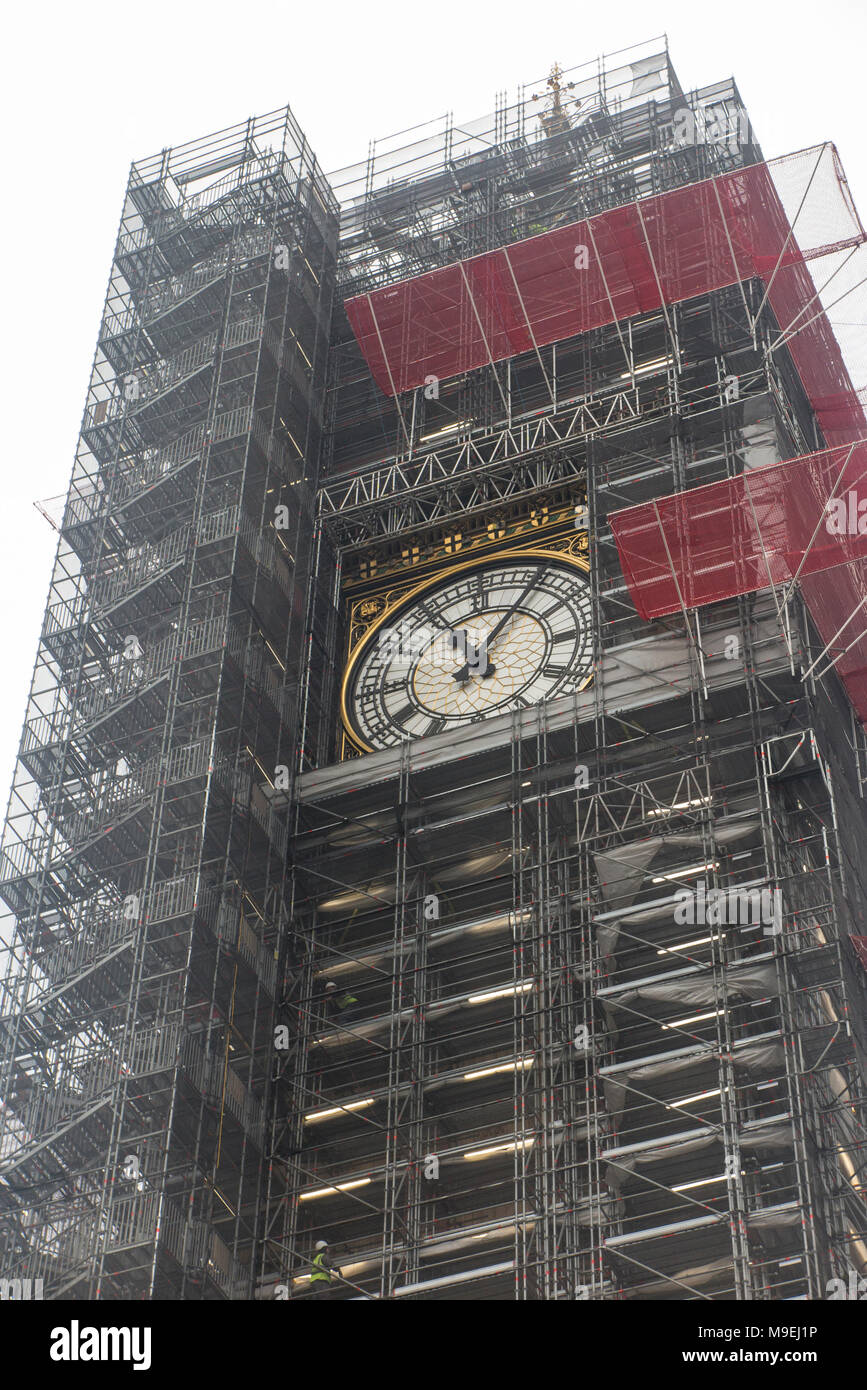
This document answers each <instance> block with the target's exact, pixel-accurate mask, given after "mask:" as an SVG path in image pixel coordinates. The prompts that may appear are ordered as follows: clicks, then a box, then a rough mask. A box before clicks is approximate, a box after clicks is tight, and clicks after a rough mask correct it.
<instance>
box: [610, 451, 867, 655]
mask: <svg viewBox="0 0 867 1390" xmlns="http://www.w3.org/2000/svg"><path fill="white" fill-rule="evenodd" d="M865 478H867V441H861V442H860V443H856V444H851V445H848V446H847V445H838V446H837V447H836V448H833V449H823V450H822V451H821V453H816V454H807V455H805V456H804V457H802V458H796V459H791V460H790V461H788V462H787V463H775V464H770V465H769V466H768V467H766V468H756V469H753V470H751V471H748V472H745V473H739V474H738V475H737V477H734V478H726V479H724V480H723V481H722V482H718V483H708V484H707V485H706V486H704V487H697V488H693V489H691V491H689V492H676V493H673V494H672V495H670V496H668V497H661V498H659V499H658V500H657V501H655V502H644V503H642V504H641V505H640V506H637V507H627V508H625V509H624V510H623V511H620V512H614V513H613V514H612V516H611V517H610V518H609V520H610V523H611V529H612V531H613V533H614V538H615V540H616V542H617V549H618V551H619V553H620V563H621V565H622V566H623V573H624V575H625V577H626V582H627V583H628V585H629V591H630V593H631V594H632V599H633V602H634V603H635V606H636V608H637V610H638V612H639V613H640V615H641V617H642V618H659V617H662V616H663V615H664V614H666V613H676V612H678V611H679V609H680V608H681V606H683V607H686V608H699V607H701V606H702V605H703V604H706V603H715V602H718V601H719V600H721V599H729V598H734V597H735V595H737V594H748V593H752V592H753V591H754V590H755V589H765V588H767V587H768V586H769V585H770V584H784V583H787V582H789V581H791V580H792V579H794V578H795V576H796V575H799V576H801V577H805V576H808V575H812V574H818V573H820V572H821V571H823V570H828V569H832V568H835V567H837V566H839V565H845V564H848V563H850V562H851V561H853V560H862V559H864V558H865V557H867V534H859V533H858V524H859V512H858V498H859V497H864V498H867V489H865V487H864V485H863V484H864V480H865ZM832 493H833V496H834V498H835V499H837V500H836V501H835V502H834V504H833V506H829V500H828V499H829V498H830V497H831V495H832ZM864 505H865V508H867V501H865V504H864ZM860 523H861V526H862V528H863V530H864V531H865V532H867V511H865V512H863V513H862V514H860ZM853 635H854V634H853Z"/></svg>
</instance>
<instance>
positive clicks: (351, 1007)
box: [325, 980, 358, 1023]
mask: <svg viewBox="0 0 867 1390" xmlns="http://www.w3.org/2000/svg"><path fill="white" fill-rule="evenodd" d="M325 998H326V1001H327V1002H328V1005H329V1008H330V1010H331V1017H332V1018H333V1019H334V1021H335V1023H342V1022H345V1020H346V1019H348V1018H353V1017H354V1016H355V1013H356V1012H357V1005H358V1000H357V998H356V997H355V995H354V994H350V992H349V990H348V989H344V990H338V988H337V985H336V984H335V983H334V981H333V980H329V981H328V983H327V985H326V986H325Z"/></svg>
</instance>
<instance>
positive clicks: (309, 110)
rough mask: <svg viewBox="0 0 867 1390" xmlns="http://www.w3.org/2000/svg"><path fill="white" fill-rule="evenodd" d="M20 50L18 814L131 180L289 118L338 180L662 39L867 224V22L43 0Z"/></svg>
mask: <svg viewBox="0 0 867 1390" xmlns="http://www.w3.org/2000/svg"><path fill="white" fill-rule="evenodd" d="M4 30H5V35H6V37H7V41H8V46H7V66H6V72H5V83H4V86H5V91H4V93H3V102H4V105H5V106H6V110H5V112H4V126H5V132H6V134H5V137H4V161H3V163H4V170H5V173H4V174H3V186H4V194H5V199H4V201H5V209H4V216H3V219H2V234H0V235H2V237H3V238H4V239H5V242H6V245H5V247H4V249H3V260H2V264H3V266H4V269H5V277H4V280H5V283H4V287H3V288H4V301H5V304H6V312H5V315H4V318H5V331H4V333H3V335H2V352H3V363H2V377H0V379H2V382H3V385H4V388H5V400H4V402H3V409H4V419H5V433H6V437H7V442H8V444H9V448H8V450H7V453H6V457H5V473H6V479H7V482H6V489H5V496H4V505H3V506H2V508H0V593H2V594H3V595H4V597H5V603H4V605H3V634H4V637H3V643H2V657H3V668H4V669H3V680H2V683H0V801H2V803H3V809H5V799H6V790H7V788H8V786H9V783H10V781H11V776H12V767H13V763H14V758H15V755H16V752H17V747H18V739H19V736H20V729H21V723H22V720H23V716H24V709H25V702H26V697H27V692H28V688H29V683H30V676H31V671H32V665H33V660H34V656H35V653H36V643H37V637H38V631H39V624H40V621H41V616H42V611H43V607H44V604H45V598H46V594H47V591H48V584H49V579H50V574H51V564H52V560H53V555H54V548H55V542H56V535H55V533H54V532H53V531H52V529H51V527H50V526H49V525H48V523H47V522H46V521H45V520H44V519H43V518H42V516H41V515H40V514H39V513H38V512H37V511H36V510H35V508H34V506H33V503H34V501H36V500H37V499H44V498H50V497H55V496H57V495H58V494H61V493H63V492H65V491H66V486H67V483H68V479H69V473H70V470H71V467H72V460H73V455H74V451H75V444H76V438H77V434H78V429H79V425H80V422H81V414H82V410H83V406H84V399H85V393H86V390H87V383H88V377H89V373H90V367H91V361H92V357H93V350H94V344H95V342H96V334H97V329H98V326H99V321H100V316H101V313H102V304H103V299H104V295H105V288H106V284H107V281H108V273H109V266H110V259H111V255H112V251H113V249H114V241H115V236H116V233H117V225H118V221H119V219H120V212H121V202H122V198H123V191H124V187H125V184H126V178H127V173H128V168H129V164H130V162H131V161H132V160H133V159H139V158H142V157H144V156H146V155H150V154H154V153H156V152H158V151H159V150H160V149H162V148H163V147H164V146H166V145H173V144H180V143H183V142H184V141H186V140H191V139H195V138H197V137H198V136H201V135H205V134H207V133H208V132H209V131H213V130H219V129H221V128H223V127H224V126H228V125H232V124H234V123H235V122H238V121H240V120H243V119H244V118H245V117H246V116H248V115H250V114H255V113H260V112H264V111H271V110H274V109H275V108H277V107H279V106H282V105H284V104H285V103H286V101H288V102H289V104H290V105H291V107H292V110H293V112H294V114H295V117H296V119H297V120H298V122H299V124H300V125H301V127H302V129H303V130H304V131H305V133H306V135H307V138H308V140H309V141H310V143H311V145H312V146H313V149H314V150H315V151H316V153H317V155H318V158H319V161H320V164H321V165H322V167H323V168H324V169H325V170H326V171H328V170H333V169H339V168H341V167H342V166H344V165H347V164H350V163H353V162H355V161H356V160H359V159H363V158H364V157H365V156H366V154H367V146H368V141H369V140H370V139H371V138H374V137H382V136H386V135H389V134H391V133H392V132H394V131H397V130H403V129H406V128H408V127H411V126H413V125H416V124H418V123H420V122H422V121H426V120H428V119H431V118H433V117H436V116H440V115H443V114H444V113H445V112H447V111H452V112H453V113H454V115H455V116H456V117H457V118H458V119H464V120H467V119H470V118H472V117H473V116H478V115H484V114H485V113H486V112H488V111H490V110H492V109H493V106H494V98H495V95H496V93H497V92H499V91H502V90H504V89H505V90H506V91H507V92H508V93H509V95H510V96H511V97H513V98H514V97H515V95H516V94H517V88H518V86H519V84H520V83H522V82H523V83H531V82H535V81H537V80H538V79H540V78H544V76H545V75H546V74H547V72H548V71H549V69H550V67H551V64H552V63H553V62H555V61H558V62H559V63H560V64H561V65H562V66H563V67H573V66H575V65H577V64H579V63H583V62H587V61H589V60H591V59H594V58H596V57H597V55H598V54H600V53H613V52H615V51H617V50H619V49H622V48H624V47H627V46H630V45H632V44H638V43H641V42H642V41H643V40H645V39H650V38H653V37H654V36H655V35H659V34H662V33H667V35H668V39H669V47H670V51H671V57H672V61H673V63H674V67H675V70H676V71H677V73H678V76H679V78H680V81H681V83H682V85H683V87H684V89H685V90H689V89H691V88H693V87H697V86H702V85H704V84H705V83H710V82H715V81H719V80H721V79H723V78H726V77H731V76H733V77H734V78H735V80H736V82H737V83H738V86H739V88H740V91H741V95H742V97H743V99H744V102H745V105H746V107H747V110H748V112H749V114H750V116H751V119H752V123H753V128H754V130H755V131H756V135H757V138H758V140H759V143H760V144H761V145H762V148H763V150H764V153H765V155H766V156H769V157H770V156H774V155H779V154H784V153H786V152H787V151H790V150H798V149H801V148H803V147H804V146H808V145H814V144H817V143H819V142H821V141H823V140H833V141H834V142H835V143H836V145H837V148H838V150H839V152H840V156H841V158H842V161H843V165H844V168H845V169H846V172H847V174H848V178H849V184H850V187H851V190H852V194H853V197H854V199H855V202H856V204H857V205H858V207H859V209H860V211H861V216H862V221H864V222H865V223H867V140H865V137H864V130H865V119H864V95H865V78H864V56H865V53H867V3H865V0H825V3H823V4H822V5H821V6H818V7H817V6H816V4H815V2H814V0H810V3H805V0H716V3H715V2H714V0H662V3H658V4H651V3H647V0H615V3H611V4H599V5H597V4H588V3H583V4H581V3H576V0H543V3H539V4H530V3H526V0H525V3H523V4H521V5H517V4H515V3H514V0H496V2H494V0H483V3H478V0H437V2H436V3H419V2H418V0H416V3H412V0H369V3H367V4H363V3H358V4H354V5H352V6H349V5H347V4H345V3H344V0H336V3H335V4H323V3H321V2H320V3H306V4H304V5H300V4H299V3H298V0H283V2H282V3H276V2H275V0H240V2H239V3H226V0H207V3H205V0H170V3H169V0H146V3H141V4H134V5H125V4H122V3H118V0H110V3H108V2H106V0H74V3H68V0H62V3H58V0H47V3H42V4H40V5H35V4H30V5H16V6H12V7H9V8H8V9H7V11H6V15H5V19H4ZM865 332H867V328H865ZM856 385H864V383H863V382H856Z"/></svg>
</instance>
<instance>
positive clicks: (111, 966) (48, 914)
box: [0, 109, 337, 1299]
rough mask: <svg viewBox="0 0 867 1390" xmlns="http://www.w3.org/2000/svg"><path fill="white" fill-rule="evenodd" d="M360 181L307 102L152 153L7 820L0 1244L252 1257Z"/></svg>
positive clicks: (178, 1258)
mask: <svg viewBox="0 0 867 1390" xmlns="http://www.w3.org/2000/svg"><path fill="white" fill-rule="evenodd" d="M336 240H337V208H336V203H335V201H334V198H333V195H332V194H331V193H330V191H329V189H328V186H327V184H326V182H325V180H324V179H323V177H322V175H321V173H320V171H319V170H318V168H317V166H316V162H315V160H314V159H313V158H312V156H311V154H310V152H309V149H308V147H307V145H306V142H305V141H304V138H303V136H302V134H301V132H300V131H299V129H298V128H297V126H296V124H295V122H294V119H293V117H292V115H291V113H290V112H289V111H288V109H286V110H282V111H278V112H275V113H272V114H271V115H269V116H265V117H262V118H260V119H258V120H255V121H253V120H251V121H249V122H246V123H244V124H243V125H240V126H237V127H235V128H232V129H229V130H225V131H222V132H219V133H218V134H217V135H214V136H211V137H208V138H206V139H204V140H201V141H197V142H194V143H192V144H188V145H184V146H179V147H177V148H175V149H172V150H165V151H163V152H162V153H161V154H160V155H158V156H156V157H154V158H153V159H148V160H145V161H142V162H140V163H137V164H134V165H133V166H132V170H131V173H130V179H129V183H128V187H127V193H126V199H125V203H124V210H123V216H122V219H121V224H120V229H119V233H118V238H117V244H116V248H115V254H114V261H113V266H112V272H111V279H110V283H109V288H108V294H107V297H106V303H105V310H104V314H103V319H102V324H101V328H100V333H99V341H98V345H97V350H96V357H95V361H94V366H93V372H92V376H91V383H90V389H89V393H88V398H87V405H86V409H85V414H84V420H83V425H82V432H81V440H80V444H79V447H78V451H77V455H76V461H75V467H74V471H73V476H72V481H71V484H70V488H69V493H68V495H67V498H66V500H65V505H64V506H63V508H62V516H61V520H60V522H59V528H58V529H59V543H58V549H57V558H56V562H55V567H54V574H53V578H52V583H51V590H50V594H49V599H48V605H47V608H46V614H45V621H44V625H43V630H42V636H41V640H40V646H39V653H38V656H37V661H36V669H35V673H34V677H33V684H32V690H31V696H30V701H29V705H28V710H27V716H26V722H25V726H24V733H23V737H22V743H21V750H20V757H19V762H18V766H17V768H16V772H15V781H14V786H13V789H12V794H11V800H10V808H9V815H8V819H7V823H6V832H5V836H4V840H3V849H2V870H0V895H2V898H3V900H4V902H5V904H6V905H7V907H8V909H10V913H11V914H14V919H15V920H14V924H13V923H12V922H8V921H7V926H6V929H5V930H4V932H3V936H2V940H3V943H4V946H3V968H2V971H0V976H2V981H3V983H2V987H0V1094H2V1097H3V1108H2V1112H0V1125H2V1140H0V1145H2V1147H0V1154H2V1158H0V1193H2V1207H3V1234H2V1236H0V1251H2V1255H0V1263H2V1268H3V1273H4V1275H5V1276H7V1277H10V1278H17V1277H25V1278H41V1279H42V1280H43V1281H44V1289H45V1296H46V1297H52V1298H58V1297H72V1298H90V1299H93V1298H110V1299H136V1298H141V1297H153V1298H223V1297H226V1296H230V1295H231V1296H237V1295H238V1293H239V1291H240V1290H243V1288H244V1286H245V1284H247V1285H249V1284H250V1283H251V1281H252V1278H253V1273H252V1253H253V1250H254V1245H255V1238H256V1222H257V1210H258V1209H257V1198H258V1193H259V1190H260V1184H261V1174H262V1164H263V1152H264V1140H265V1115H266V1110H265V1105H266V1093H267V1084H268V1049H269V1045H270V1041H271V1027H272V1023H271V1017H272V1012H273V1007H274V998H275V985H276V979H277V959H276V956H277V950H278V943H279V933H280V925H281V916H282V901H283V887H282V885H283V881H284V875H285V849H286V837H287V830H288V826H287V820H286V816H285V812H281V811H280V809H279V808H278V807H276V806H275V804H274V795H273V792H274V769H275V768H276V767H278V766H279V765H280V764H281V763H289V764H290V765H291V763H292V756H293V753H292V749H293V732H294V720H295V711H296V709H297V691H298V685H299V670H298V665H299V652H300V650H301V649H302V646H303V643H302V640H301V636H300V635H299V628H300V627H301V626H302V625H303V616H304V602H303V598H304V589H305V584H306V576H307V570H308V568H309V551H310V517H311V516H312V511H313V506H314V502H313V497H314V491H313V490H314V488H315V481H316V476H315V466H307V465H306V463H305V461H306V460H307V459H313V460H315V458H316V456H317V450H318V438H319V433H320V430H321V417H322V396H323V388H324V371H325V363H326V355H327V347H328V326H329V318H330V312H331V296H332V293H333V286H334V276H335V259H336Z"/></svg>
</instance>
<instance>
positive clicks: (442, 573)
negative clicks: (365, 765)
mask: <svg viewBox="0 0 867 1390" xmlns="http://www.w3.org/2000/svg"><path fill="white" fill-rule="evenodd" d="M588 544H589V540H588V535H587V532H586V531H582V532H579V533H578V534H577V535H575V536H563V537H560V538H559V539H558V540H557V541H553V542H552V543H551V545H549V546H547V547H544V548H543V547H533V548H532V549H529V548H528V549H513V548H510V549H507V550H499V551H494V552H493V553H491V554H488V555H485V556H481V555H478V554H476V555H474V556H473V558H472V559H470V560H463V561H461V562H460V563H459V564H456V565H446V566H444V567H443V568H442V569H441V570H439V571H438V572H437V573H436V574H435V575H430V576H428V578H427V579H424V580H422V581H421V583H419V584H416V585H414V586H413V587H412V588H410V589H405V590H403V591H402V592H400V593H399V594H398V595H397V596H395V597H394V598H393V599H392V601H391V602H389V601H388V599H389V595H390V594H392V593H394V590H390V591H389V593H388V594H386V595H382V596H379V597H383V598H384V599H385V603H384V606H383V607H382V609H381V610H379V611H378V612H377V613H376V615H375V617H374V618H373V619H372V620H371V622H370V623H369V624H368V625H367V626H366V627H365V628H364V630H363V632H362V633H361V634H359V636H358V637H357V638H356V640H355V642H354V643H352V645H351V646H350V649H349V653H348V660H347V663H346V667H345V669H344V672H343V680H342V681H341V685H340V719H341V722H342V724H343V732H344V739H348V741H349V743H350V744H351V745H352V746H354V747H356V748H357V749H358V751H359V752H361V753H372V752H373V751H374V750H373V748H371V747H370V745H369V744H367V743H365V742H364V741H363V739H361V738H360V737H359V735H358V733H357V732H356V730H355V729H354V728H353V726H352V722H351V719H350V717H349V707H348V703H347V697H348V694H349V686H350V683H351V680H352V677H353V674H354V672H355V669H356V667H357V666H358V663H359V661H360V659H361V657H362V655H363V654H364V652H365V651H366V650H367V649H368V647H369V646H370V645H371V643H372V641H373V638H374V637H375V635H376V633H377V632H378V631H379V629H380V628H381V627H383V625H384V624H385V623H386V622H387V621H388V620H389V619H390V618H392V617H393V616H394V614H395V613H397V612H398V611H399V610H400V609H402V608H404V607H405V606H406V605H407V604H409V603H412V602H413V600H414V599H416V598H418V597H420V596H421V595H422V594H423V593H425V592H426V591H427V590H428V589H432V588H439V586H440V585H441V584H443V583H445V582H446V581H447V580H448V579H450V578H451V577H452V576H453V575H455V574H460V573H462V572H464V571H466V570H478V569H487V568H488V566H489V565H494V564H500V563H502V562H503V561H504V560H505V561H512V560H516V561H517V560H528V559H533V560H540V559H541V560H550V559H551V558H552V557H555V558H557V559H558V560H562V561H565V563H566V564H569V565H573V566H574V567H575V569H580V570H582V571H583V572H584V573H585V574H587V573H589V570H590V562H589V560H587V559H586V558H585V555H584V553H583V552H585V551H586V550H587V549H588ZM363 601H364V600H361V601H360V602H363ZM351 641H352V617H350V642H351ZM590 680H591V677H590V676H588V677H587V680H586V681H585V682H584V683H583V685H582V686H581V689H582V690H583V689H584V688H585V687H586V686H587V685H588V684H589V683H590Z"/></svg>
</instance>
